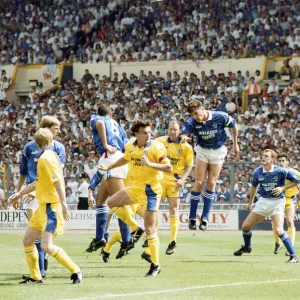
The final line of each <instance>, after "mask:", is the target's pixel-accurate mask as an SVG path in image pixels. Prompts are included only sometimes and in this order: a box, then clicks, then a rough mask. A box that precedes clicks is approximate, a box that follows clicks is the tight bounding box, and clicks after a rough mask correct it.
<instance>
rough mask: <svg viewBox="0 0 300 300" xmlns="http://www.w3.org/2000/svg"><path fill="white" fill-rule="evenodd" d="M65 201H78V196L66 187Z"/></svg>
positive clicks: (74, 202)
mask: <svg viewBox="0 0 300 300" xmlns="http://www.w3.org/2000/svg"><path fill="white" fill-rule="evenodd" d="M66 193H67V195H66V203H67V204H77V203H78V198H77V197H76V195H75V194H74V193H73V192H72V190H71V189H70V188H69V187H67V188H66Z"/></svg>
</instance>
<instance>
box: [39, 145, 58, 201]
mask: <svg viewBox="0 0 300 300" xmlns="http://www.w3.org/2000/svg"><path fill="white" fill-rule="evenodd" d="M63 178H64V175H63V169H62V166H61V164H60V160H59V157H58V155H57V154H56V153H55V152H54V151H53V150H51V149H45V150H44V151H43V152H42V154H41V156H40V158H39V160H38V165H37V179H36V198H37V200H38V202H39V204H47V203H59V202H60V198H59V195H58V193H57V191H56V188H55V183H56V182H57V181H59V180H61V179H63Z"/></svg>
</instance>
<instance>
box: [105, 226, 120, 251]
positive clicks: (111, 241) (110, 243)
mask: <svg viewBox="0 0 300 300" xmlns="http://www.w3.org/2000/svg"><path fill="white" fill-rule="evenodd" d="M121 238H122V236H121V232H120V231H119V230H116V231H115V232H114V233H113V234H112V236H111V237H110V239H109V240H108V242H107V244H106V246H105V247H104V248H103V251H105V252H107V253H109V252H110V249H111V247H112V246H113V245H114V244H115V243H116V242H117V241H119V240H120V239H121Z"/></svg>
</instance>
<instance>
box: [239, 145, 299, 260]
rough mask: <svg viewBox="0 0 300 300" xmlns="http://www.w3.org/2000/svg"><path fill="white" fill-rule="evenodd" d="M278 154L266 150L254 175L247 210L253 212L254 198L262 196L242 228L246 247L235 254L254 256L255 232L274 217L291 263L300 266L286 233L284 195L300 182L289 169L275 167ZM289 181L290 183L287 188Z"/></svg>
mask: <svg viewBox="0 0 300 300" xmlns="http://www.w3.org/2000/svg"><path fill="white" fill-rule="evenodd" d="M276 158H277V154H276V152H275V151H274V150H270V149H266V150H265V151H264V152H263V154H262V164H263V165H262V166H260V167H258V168H256V169H255V170H254V172H253V178H252V188H251V191H250V202H249V205H248V207H247V209H248V210H252V206H253V201H254V197H255V195H256V193H257V190H258V194H259V198H258V201H257V202H256V205H255V207H254V209H253V210H252V211H251V212H250V214H249V215H248V217H247V218H246V220H245V221H244V223H243V225H242V230H243V238H244V245H243V246H242V247H241V248H240V249H239V250H237V251H235V252H234V255H235V256H241V255H242V254H243V253H251V250H252V248H251V237H252V231H251V229H252V228H253V227H254V226H255V225H256V224H258V223H260V222H262V221H263V220H264V219H265V218H266V217H269V216H272V222H273V224H274V229H275V232H276V234H277V235H278V237H279V238H280V239H281V241H282V242H283V244H284V245H285V247H286V249H287V251H288V253H289V255H290V259H289V260H288V261H287V262H288V263H297V262H299V259H298V257H297V255H296V251H295V248H294V246H293V244H292V242H291V239H290V238H289V236H288V234H287V233H286V232H284V229H283V223H284V207H285V198H284V192H285V191H286V190H289V189H292V188H294V187H295V186H297V184H298V183H299V182H300V179H299V178H297V176H296V175H295V174H294V173H293V172H291V171H290V170H288V169H283V168H280V167H277V166H275V165H274V162H275V161H276ZM286 180H289V181H290V183H288V184H285V183H286Z"/></svg>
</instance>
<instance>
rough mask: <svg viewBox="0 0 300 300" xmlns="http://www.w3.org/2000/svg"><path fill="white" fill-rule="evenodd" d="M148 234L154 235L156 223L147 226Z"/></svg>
mask: <svg viewBox="0 0 300 300" xmlns="http://www.w3.org/2000/svg"><path fill="white" fill-rule="evenodd" d="M145 232H146V236H149V235H153V234H154V233H155V232H156V226H155V224H153V225H151V226H146V227H145Z"/></svg>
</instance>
